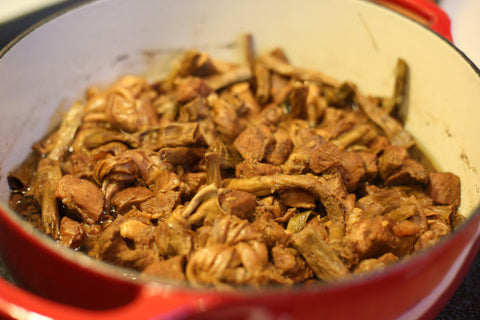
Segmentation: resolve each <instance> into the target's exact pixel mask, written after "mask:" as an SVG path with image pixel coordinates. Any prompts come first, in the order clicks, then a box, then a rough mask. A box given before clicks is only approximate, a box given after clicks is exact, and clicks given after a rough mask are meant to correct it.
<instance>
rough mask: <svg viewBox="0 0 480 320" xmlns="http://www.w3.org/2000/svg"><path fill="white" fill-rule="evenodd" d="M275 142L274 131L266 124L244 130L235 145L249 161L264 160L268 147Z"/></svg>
mask: <svg viewBox="0 0 480 320" xmlns="http://www.w3.org/2000/svg"><path fill="white" fill-rule="evenodd" d="M272 143H273V137H272V133H271V132H270V130H269V129H268V127H267V126H265V125H260V126H251V127H248V128H247V129H245V130H243V131H242V133H240V135H239V136H238V137H237V139H235V141H234V142H233V145H234V146H235V148H236V149H237V150H238V152H240V154H241V155H242V157H243V158H244V159H245V160H247V161H262V160H263V158H264V157H265V152H266V150H267V148H268V147H269V146H270V145H271V144H272Z"/></svg>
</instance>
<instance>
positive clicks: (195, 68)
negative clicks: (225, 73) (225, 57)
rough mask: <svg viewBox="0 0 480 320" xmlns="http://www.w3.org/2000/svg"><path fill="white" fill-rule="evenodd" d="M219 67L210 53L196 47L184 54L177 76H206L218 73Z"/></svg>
mask: <svg viewBox="0 0 480 320" xmlns="http://www.w3.org/2000/svg"><path fill="white" fill-rule="evenodd" d="M217 72H218V71H217V69H216V68H215V65H214V63H213V61H212V59H211V58H210V56H209V55H208V54H206V53H205V52H201V51H198V50H196V49H190V50H188V51H187V52H186V53H185V55H184V56H183V58H182V60H181V62H180V65H179V67H178V70H177V74H176V75H177V76H179V77H186V76H189V75H191V76H196V77H206V76H210V75H212V74H215V73H217Z"/></svg>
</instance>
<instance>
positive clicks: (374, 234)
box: [345, 210, 417, 259]
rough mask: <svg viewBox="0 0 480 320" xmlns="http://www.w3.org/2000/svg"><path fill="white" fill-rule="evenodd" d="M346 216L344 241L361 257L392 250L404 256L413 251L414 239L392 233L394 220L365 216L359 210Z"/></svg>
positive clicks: (369, 256)
mask: <svg viewBox="0 0 480 320" xmlns="http://www.w3.org/2000/svg"><path fill="white" fill-rule="evenodd" d="M354 212H355V213H351V214H349V215H348V216H347V218H346V234H345V241H347V242H350V243H352V244H353V247H354V250H355V251H356V252H357V253H358V254H359V256H360V258H361V259H369V258H377V257H380V256H381V255H383V254H385V253H388V252H392V253H393V254H395V255H396V256H399V257H401V256H404V255H406V254H409V253H410V252H412V251H413V245H414V242H415V240H416V238H417V237H416V236H415V237H414V238H409V237H406V236H403V235H402V237H398V236H397V235H396V234H395V233H394V227H395V225H396V224H395V222H393V220H392V219H390V218H389V217H388V216H377V217H373V218H372V217H367V216H364V215H363V214H362V211H361V210H356V211H354Z"/></svg>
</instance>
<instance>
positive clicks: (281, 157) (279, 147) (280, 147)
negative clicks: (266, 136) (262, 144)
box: [265, 128, 293, 165]
mask: <svg viewBox="0 0 480 320" xmlns="http://www.w3.org/2000/svg"><path fill="white" fill-rule="evenodd" d="M292 150H293V142H292V140H291V139H290V135H289V134H288V131H287V130H285V129H283V128H278V129H277V130H275V132H274V133H273V143H272V145H271V146H270V148H268V149H267V150H266V154H265V161H266V162H268V163H271V164H274V165H281V164H283V163H284V162H285V160H287V158H288V156H289V155H290V153H291V152H292Z"/></svg>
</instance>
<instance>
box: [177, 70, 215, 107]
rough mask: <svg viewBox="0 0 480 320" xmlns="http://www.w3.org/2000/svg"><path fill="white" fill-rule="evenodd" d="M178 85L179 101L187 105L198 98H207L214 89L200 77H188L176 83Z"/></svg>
mask: <svg viewBox="0 0 480 320" xmlns="http://www.w3.org/2000/svg"><path fill="white" fill-rule="evenodd" d="M175 84H176V85H177V90H176V93H177V100H178V102H181V103H185V102H188V101H191V100H193V99H195V98H198V97H207V96H208V95H209V94H210V93H212V92H213V91H212V89H211V88H210V87H209V86H208V85H207V84H206V83H205V81H203V79H202V78H198V77H190V76H189V77H186V78H182V79H178V80H177V81H176V83H175Z"/></svg>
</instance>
